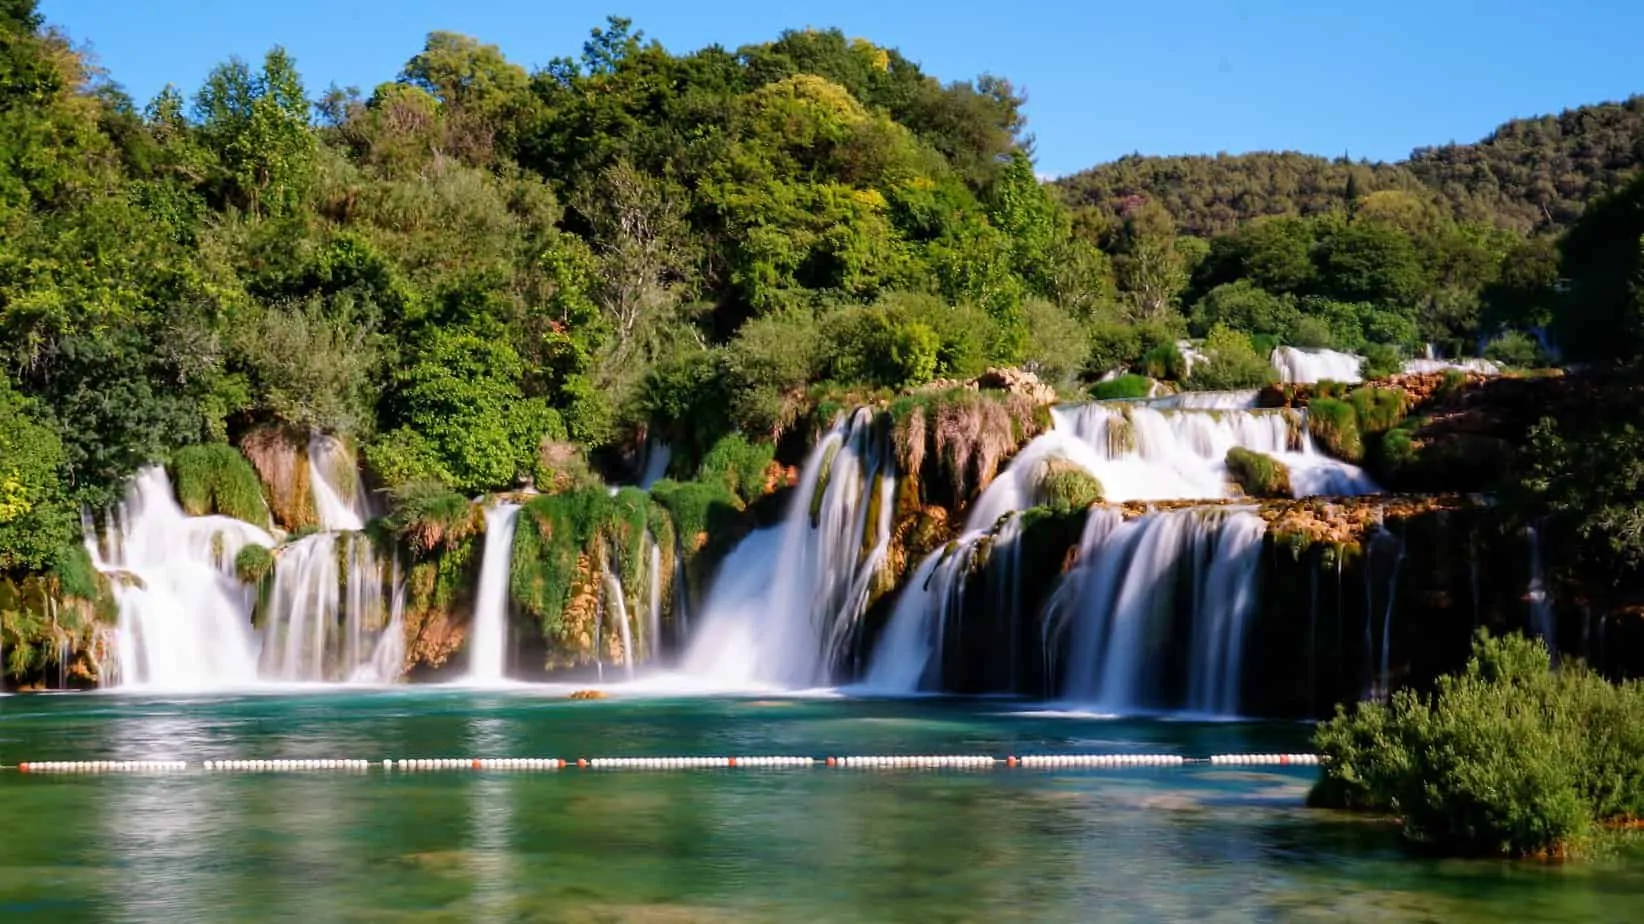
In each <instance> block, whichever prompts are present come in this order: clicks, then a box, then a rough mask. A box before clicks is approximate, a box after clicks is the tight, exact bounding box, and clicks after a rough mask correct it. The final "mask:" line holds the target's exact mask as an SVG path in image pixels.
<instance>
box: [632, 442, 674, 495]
mask: <svg viewBox="0 0 1644 924" xmlns="http://www.w3.org/2000/svg"><path fill="white" fill-rule="evenodd" d="M673 457H674V450H673V447H672V446H670V445H668V444H667V443H665V442H663V441H662V440H659V439H657V438H656V437H650V436H648V437H646V438H645V455H644V461H643V462H642V463H641V465H640V469H639V487H640V489H641V490H644V491H649V490H651V485H654V484H656V483H657V482H659V481H661V480H662V479H664V478H666V477H668V463H669V462H672V461H673Z"/></svg>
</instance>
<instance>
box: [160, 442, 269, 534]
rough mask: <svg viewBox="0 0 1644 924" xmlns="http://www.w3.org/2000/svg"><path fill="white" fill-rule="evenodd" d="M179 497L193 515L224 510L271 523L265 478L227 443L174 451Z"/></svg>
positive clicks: (229, 514)
mask: <svg viewBox="0 0 1644 924" xmlns="http://www.w3.org/2000/svg"><path fill="white" fill-rule="evenodd" d="M171 475H172V480H173V482H174V484H175V485H176V489H177V500H178V502H179V503H180V504H182V507H183V509H184V510H186V511H188V513H189V514H190V515H192V516H197V517H198V516H206V515H209V514H213V513H216V514H221V515H223V516H225V517H233V518H235V519H236V520H244V521H245V522H247V523H255V524H256V525H258V526H267V525H268V505H267V504H266V503H265V502H264V501H263V486H262V482H261V481H258V480H257V473H256V472H255V471H254V470H253V469H252V468H251V463H250V462H247V461H246V458H245V456H243V455H241V454H240V451H239V450H238V449H235V448H234V447H233V446H230V445H228V444H227V443H206V444H202V445H197V446H184V447H183V448H182V449H179V450H177V451H176V452H174V453H172V454H171Z"/></svg>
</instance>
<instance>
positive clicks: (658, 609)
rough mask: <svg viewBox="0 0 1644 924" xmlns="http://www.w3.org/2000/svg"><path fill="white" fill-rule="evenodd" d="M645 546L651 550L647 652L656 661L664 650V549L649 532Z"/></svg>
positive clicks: (647, 532)
mask: <svg viewBox="0 0 1644 924" xmlns="http://www.w3.org/2000/svg"><path fill="white" fill-rule="evenodd" d="M645 545H646V546H647V547H648V548H649V550H650V553H651V554H650V561H649V565H650V568H649V574H648V575H647V576H648V577H649V578H650V586H649V587H648V588H647V590H648V591H649V593H648V594H647V595H646V598H645V606H646V611H647V612H648V613H649V616H650V618H649V619H647V620H646V627H645V628H646V637H645V640H646V650H647V651H648V652H649V653H650V656H651V659H652V660H655V659H656V656H657V653H658V652H659V651H660V650H661V648H662V547H661V546H659V545H657V543H656V537H655V536H653V535H651V533H650V531H649V530H646V532H645Z"/></svg>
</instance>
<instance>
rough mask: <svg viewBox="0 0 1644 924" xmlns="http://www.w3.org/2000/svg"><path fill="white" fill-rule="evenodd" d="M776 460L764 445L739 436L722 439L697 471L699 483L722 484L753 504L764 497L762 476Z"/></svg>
mask: <svg viewBox="0 0 1644 924" xmlns="http://www.w3.org/2000/svg"><path fill="white" fill-rule="evenodd" d="M774 458H776V446H774V445H773V444H771V443H766V442H749V440H748V438H747V437H745V436H743V435H742V434H740V433H732V434H731V435H729V436H726V437H722V438H721V439H720V440H719V441H718V442H716V443H714V445H713V447H712V448H711V449H709V450H708V452H707V454H706V455H704V456H703V457H702V464H701V465H700V466H698V468H697V476H696V477H697V480H698V481H719V482H723V483H724V485H725V488H726V489H727V490H729V491H730V492H731V493H733V494H735V495H737V496H738V497H740V498H742V500H743V501H744V502H746V503H750V504H751V503H753V502H754V501H755V500H757V499H758V498H759V497H761V496H762V495H764V493H765V473H766V471H767V470H768V469H769V468H770V465H771V460H773V459H774Z"/></svg>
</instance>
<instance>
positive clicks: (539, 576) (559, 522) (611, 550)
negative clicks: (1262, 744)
mask: <svg viewBox="0 0 1644 924" xmlns="http://www.w3.org/2000/svg"><path fill="white" fill-rule="evenodd" d="M659 484H661V482H659ZM666 516H667V513H666V510H665V509H664V508H662V507H660V506H659V505H656V504H652V502H651V496H650V495H648V494H646V492H644V491H641V490H639V489H638V488H624V489H622V490H621V491H618V492H617V493H616V494H614V495H613V494H610V493H608V492H607V491H605V490H603V489H601V488H585V489H582V490H577V491H567V492H565V493H563V494H549V495H544V496H541V497H537V498H534V499H532V500H531V501H530V502H529V503H527V504H526V505H525V508H524V509H523V510H521V511H520V517H519V522H518V525H517V527H516V530H517V531H516V532H515V534H514V559H513V561H512V562H511V565H510V571H511V573H510V580H509V584H510V590H511V592H512V596H513V599H514V602H515V603H516V604H518V605H519V606H520V607H521V608H522V609H524V610H525V611H526V612H528V613H530V614H531V616H532V617H533V618H534V619H536V620H537V622H538V624H539V625H540V626H541V627H542V630H543V633H544V635H550V636H551V635H553V634H555V633H557V632H558V631H559V630H560V628H561V625H562V622H561V620H562V617H563V615H564V612H565V606H566V604H567V603H568V602H569V600H570V594H571V587H572V585H573V584H574V583H575V581H576V577H577V564H578V559H579V558H580V557H581V556H582V555H584V554H586V555H588V556H589V557H590V558H591V559H592V560H594V561H605V562H606V563H607V564H608V565H611V566H614V570H615V572H616V574H617V578H618V580H619V581H620V582H621V584H622V587H623V591H624V593H625V594H627V595H628V596H629V598H630V599H639V598H640V596H642V595H643V591H642V581H643V579H644V578H645V576H646V575H645V568H646V566H647V563H646V562H645V561H644V560H643V559H644V556H643V555H642V552H643V550H644V537H645V534H646V531H647V529H649V528H650V527H651V525H652V524H653V523H656V522H657V520H658V518H665V517H666ZM650 531H651V532H652V533H653V535H654V534H655V533H657V529H650ZM612 556H614V560H612Z"/></svg>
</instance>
